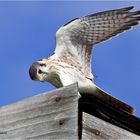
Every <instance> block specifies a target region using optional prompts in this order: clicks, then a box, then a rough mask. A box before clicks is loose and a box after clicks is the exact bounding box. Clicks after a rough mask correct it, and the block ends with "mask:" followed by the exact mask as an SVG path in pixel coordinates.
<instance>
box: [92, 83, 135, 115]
mask: <svg viewBox="0 0 140 140" xmlns="http://www.w3.org/2000/svg"><path fill="white" fill-rule="evenodd" d="M95 87H96V90H95ZM93 88H94V90H93V91H94V93H93V94H94V95H95V96H96V97H97V98H99V99H101V100H102V101H104V102H105V103H108V104H109V105H112V106H113V107H115V108H116V109H119V110H123V111H125V112H127V113H129V114H132V115H134V113H135V109H134V108H133V107H131V106H130V105H128V104H126V103H124V102H122V101H120V100H118V99H117V98H115V97H113V96H111V95H110V94H108V93H106V92H105V91H103V90H102V89H101V88H99V87H98V86H94V87H93ZM90 94H91V93H90Z"/></svg>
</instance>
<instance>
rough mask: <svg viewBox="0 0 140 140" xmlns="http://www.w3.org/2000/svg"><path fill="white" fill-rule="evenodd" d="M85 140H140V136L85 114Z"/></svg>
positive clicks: (83, 135)
mask: <svg viewBox="0 0 140 140" xmlns="http://www.w3.org/2000/svg"><path fill="white" fill-rule="evenodd" d="M82 131H83V132H82V139H83V140H85V139H86V140H87V139H88V140H92V139H94V140H95V139H100V140H101V139H107V140H109V139H110V140H112V139H115V140H116V139H119V140H120V139H127V140H128V139H130V140H132V139H133V140H134V139H135V140H140V136H137V135H135V134H133V133H131V132H129V131H126V130H125V129H122V128H120V127H118V126H115V125H112V124H110V123H108V122H106V121H104V120H101V119H99V118H97V117H95V116H92V115H89V114H87V113H83V130H82Z"/></svg>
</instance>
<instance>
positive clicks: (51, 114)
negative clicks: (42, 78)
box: [0, 84, 140, 140]
mask: <svg viewBox="0 0 140 140" xmlns="http://www.w3.org/2000/svg"><path fill="white" fill-rule="evenodd" d="M89 99H90V100H89ZM139 135H140V119H139V118H137V117H135V116H133V115H130V114H127V113H125V112H121V111H118V110H115V109H114V108H112V107H110V106H108V105H106V104H104V103H103V102H101V101H100V100H99V99H97V98H94V97H93V96H92V97H89V96H88V95H82V97H81V98H80V99H79V98H78V89H77V84H73V85H70V86H67V87H63V88H60V89H56V90H54V91H51V92H49V93H43V94H40V95H37V96H33V97H31V98H28V99H25V100H23V101H19V102H17V103H14V104H11V105H7V106H3V107H1V108H0V140H4V139H8V140H9V139H32V140H34V139H38V140H41V139H46V140H48V139H69V140H72V139H77V140H78V139H83V140H85V139H86V140H87V139H88V140H90V139H91V140H92V139H140V136H139Z"/></svg>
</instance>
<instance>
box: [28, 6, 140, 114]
mask: <svg viewBox="0 0 140 140" xmlns="http://www.w3.org/2000/svg"><path fill="white" fill-rule="evenodd" d="M133 8H134V7H133V6H129V7H123V8H118V9H113V10H107V11H103V12H98V13H93V14H90V15H87V16H83V17H80V18H75V19H73V20H71V21H69V22H67V23H66V24H64V25H62V26H61V27H60V28H59V29H58V31H57V32H56V48H55V51H54V53H53V54H52V55H51V56H49V57H46V58H43V59H40V60H38V61H36V62H33V63H32V65H31V66H30V68H29V75H30V77H31V79H32V80H36V81H41V82H50V83H51V84H52V85H54V86H55V87H56V88H60V87H63V86H68V85H70V84H73V83H78V90H79V93H84V94H86V93H87V94H91V95H94V96H95V97H97V98H99V99H100V100H101V101H104V102H106V103H109V104H110V105H112V106H113V107H115V108H117V109H119V110H122V111H124V112H127V113H129V114H132V115H134V113H135V109H134V108H133V107H132V106H130V105H128V104H126V103H124V102H122V101H120V100H119V99H117V98H115V97H113V96H112V95H111V94H109V93H107V92H106V91H104V90H103V89H101V88H100V87H98V86H97V85H96V84H95V82H94V76H93V74H92V70H91V60H92V50H93V48H94V47H95V46H96V44H98V43H100V42H102V41H105V40H107V39H109V38H112V37H113V36H116V35H118V34H119V33H121V32H124V31H126V30H128V29H130V28H131V27H133V26H135V25H137V24H138V23H139V20H140V11H131V10H132V9H133Z"/></svg>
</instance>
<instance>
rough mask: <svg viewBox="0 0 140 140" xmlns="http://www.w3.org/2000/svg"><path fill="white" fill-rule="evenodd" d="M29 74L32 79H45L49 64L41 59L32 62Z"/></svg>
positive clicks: (47, 74)
mask: <svg viewBox="0 0 140 140" xmlns="http://www.w3.org/2000/svg"><path fill="white" fill-rule="evenodd" d="M29 75H30V77H31V79H32V80H37V81H42V82H43V81H47V79H48V76H49V66H48V65H47V63H46V62H44V61H43V60H39V61H37V62H34V63H33V64H32V65H31V66H30V68H29Z"/></svg>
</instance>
